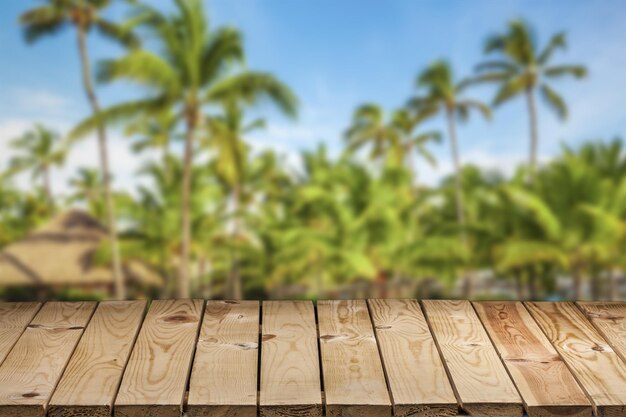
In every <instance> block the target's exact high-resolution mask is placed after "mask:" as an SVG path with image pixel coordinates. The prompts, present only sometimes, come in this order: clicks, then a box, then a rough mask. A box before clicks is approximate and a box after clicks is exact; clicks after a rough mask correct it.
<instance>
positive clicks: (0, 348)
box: [0, 302, 41, 364]
mask: <svg viewBox="0 0 626 417" xmlns="http://www.w3.org/2000/svg"><path fill="white" fill-rule="evenodd" d="M40 308H41V304H40V303H2V302H0V364H2V362H4V359H5V358H6V357H7V355H8V354H9V351H11V348H12V347H13V345H14V344H15V343H16V342H17V339H19V338H20V336H21V335H22V333H23V332H24V330H25V329H26V326H28V323H30V321H31V320H32V319H33V317H35V314H37V311H39V309H40Z"/></svg>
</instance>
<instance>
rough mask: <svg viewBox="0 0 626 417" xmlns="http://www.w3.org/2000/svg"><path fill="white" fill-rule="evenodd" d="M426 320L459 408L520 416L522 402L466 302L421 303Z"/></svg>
mask: <svg viewBox="0 0 626 417" xmlns="http://www.w3.org/2000/svg"><path fill="white" fill-rule="evenodd" d="M423 305H424V310H425V314H426V318H427V320H428V322H429V324H430V327H431V329H432V333H433V336H434V338H435V341H436V342H437V345H438V346H439V349H440V351H441V355H442V356H443V359H444V362H445V364H446V368H447V370H448V373H449V375H450V377H451V380H452V385H453V388H454V389H455V391H456V393H457V396H458V398H459V400H460V402H461V406H462V408H463V409H464V410H465V411H467V412H468V413H469V414H471V415H472V416H476V417H482V416H498V417H500V416H509V417H515V416H521V415H522V414H524V411H523V407H522V400H521V398H520V396H519V394H518V392H517V390H516V389H515V386H514V385H513V382H512V381H511V379H510V378H509V375H508V374H507V372H506V369H505V368H504V366H503V365H502V362H501V361H500V358H499V357H498V354H497V353H496V351H495V349H494V347H493V346H492V344H491V341H490V340H489V336H488V335H487V333H486V332H485V329H484V328H483V326H482V324H481V322H480V320H479V319H478V316H477V315H476V312H475V311H474V309H473V308H472V305H471V304H470V303H469V301H424V302H423Z"/></svg>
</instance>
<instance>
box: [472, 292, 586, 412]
mask: <svg viewBox="0 0 626 417" xmlns="http://www.w3.org/2000/svg"><path fill="white" fill-rule="evenodd" d="M473 304H474V307H475V309H476V312H477V313H478V316H479V318H480V319H481V320H482V322H483V324H484V326H485V329H486V330H487V333H488V334H489V336H490V337H491V340H492V341H493V345H494V346H495V348H496V350H497V351H498V353H499V355H500V358H501V359H502V361H503V362H504V365H505V366H506V368H507V370H508V371H509V375H511V378H512V379H513V382H514V383H515V385H516V386H517V389H518V391H519V392H520V394H521V396H522V400H523V401H524V405H525V407H526V412H527V413H528V415H529V416H530V417H559V416H563V415H567V416H572V417H590V416H591V412H592V409H591V403H590V402H589V400H588V399H587V396H586V395H585V393H584V392H583V391H582V389H581V388H580V386H579V385H578V383H577V382H576V380H575V379H574V377H573V376H572V374H571V372H570V371H569V369H568V368H567V365H566V364H565V362H563V360H562V359H561V357H560V356H559V355H558V353H557V352H556V350H555V349H554V347H552V345H551V344H550V342H549V341H548V339H547V338H546V336H545V335H544V334H543V332H542V331H541V329H540V328H539V326H538V325H537V323H535V320H533V318H532V317H531V315H530V314H529V313H528V311H527V310H526V308H524V305H523V304H522V303H520V302H513V301H510V302H495V301H494V302H474V303H473Z"/></svg>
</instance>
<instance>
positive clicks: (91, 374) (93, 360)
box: [48, 301, 146, 417]
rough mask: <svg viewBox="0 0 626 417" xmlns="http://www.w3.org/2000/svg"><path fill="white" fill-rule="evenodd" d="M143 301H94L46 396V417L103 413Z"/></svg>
mask: <svg viewBox="0 0 626 417" xmlns="http://www.w3.org/2000/svg"><path fill="white" fill-rule="evenodd" d="M145 308H146V302H145V301H104V302H101V303H100V304H99V305H98V308H97V309H96V312H95V313H94V315H93V317H92V318H91V321H90V322H89V325H88V326H87V328H86V329H85V332H84V334H83V337H82V338H81V340H80V342H79V343H78V346H77V347H76V350H75V351H74V354H73V355H72V359H71V360H70V362H69V364H68V365H67V368H66V369H65V373H64V374H63V377H62V378H61V381H59V384H58V386H57V388H56V390H55V392H54V395H53V396H52V399H51V400H50V405H49V406H48V416H50V417H82V416H87V415H89V416H94V417H106V416H110V415H111V414H112V410H113V401H114V399H115V396H116V394H117V389H118V387H119V385H120V382H121V380H122V373H123V372H124V367H125V366H126V362H127V361H128V358H129V356H130V352H131V349H132V347H133V344H134V342H135V338H136V337H137V333H138V331H139V327H140V325H141V321H142V319H143V314H144V311H145Z"/></svg>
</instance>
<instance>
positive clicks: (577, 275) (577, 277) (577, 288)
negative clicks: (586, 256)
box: [572, 265, 582, 300]
mask: <svg viewBox="0 0 626 417" xmlns="http://www.w3.org/2000/svg"><path fill="white" fill-rule="evenodd" d="M572 275H574V300H580V295H581V286H582V279H581V278H582V277H581V270H580V267H579V266H577V265H575V266H574V269H573V270H572Z"/></svg>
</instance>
